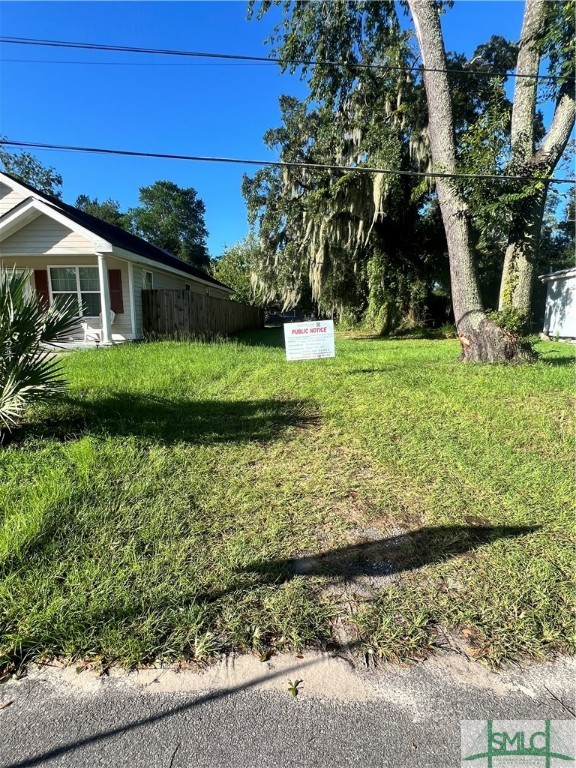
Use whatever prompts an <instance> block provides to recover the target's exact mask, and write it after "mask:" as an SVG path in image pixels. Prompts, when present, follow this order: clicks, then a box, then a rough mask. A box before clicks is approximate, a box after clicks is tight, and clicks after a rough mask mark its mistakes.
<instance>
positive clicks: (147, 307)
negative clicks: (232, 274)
mask: <svg viewBox="0 0 576 768" xmlns="http://www.w3.org/2000/svg"><path fill="white" fill-rule="evenodd" d="M142 322H143V326H144V331H145V333H152V334H154V333H157V334H159V335H161V336H217V335H222V336H226V335H228V334H230V333H236V331H248V330H252V329H254V328H263V327H264V310H263V309H259V308H258V307H251V306H250V305H249V304H240V303H239V302H237V301H230V299H216V298H214V297H213V296H208V295H206V294H203V293H194V292H193V291H178V290H168V289H161V290H150V291H142Z"/></svg>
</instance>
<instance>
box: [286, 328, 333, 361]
mask: <svg viewBox="0 0 576 768" xmlns="http://www.w3.org/2000/svg"><path fill="white" fill-rule="evenodd" d="M284 342H285V344H286V360H316V359H318V358H322V357H335V356H336V352H335V351H334V322H333V321H332V320H314V321H312V322H310V323H286V324H285V325H284Z"/></svg>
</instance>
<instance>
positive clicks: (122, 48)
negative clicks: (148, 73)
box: [0, 37, 574, 80]
mask: <svg viewBox="0 0 576 768" xmlns="http://www.w3.org/2000/svg"><path fill="white" fill-rule="evenodd" d="M0 43H8V44H10V45H38V46H45V47H49V48H74V49H79V50H87V51H114V52H116V53H139V54H150V55H153V56H187V57H192V58H205V59H227V60H230V59H232V60H236V61H257V62H266V63H268V64H269V63H275V64H294V65H296V66H316V65H319V64H322V65H325V66H337V67H350V68H351V69H380V70H387V71H391V72H446V73H448V74H456V75H477V76H479V77H518V78H527V79H531V80H559V79H563V78H562V77H561V76H560V75H531V74H526V73H522V72H506V71H494V70H492V71H490V72H484V71H482V70H479V69H462V70H461V69H442V68H434V67H421V66H419V65H413V66H411V67H402V66H393V65H390V64H362V63H360V62H344V61H332V60H325V61H323V60H319V59H283V58H275V57H268V56H250V55H242V54H232V53H207V52H201V51H182V50H172V49H169V48H139V47H136V46H129V45H105V44H102V43H78V42H72V41H68V40H42V39H36V38H29V37H0ZM566 79H568V80H573V79H574V78H573V77H571V78H566Z"/></svg>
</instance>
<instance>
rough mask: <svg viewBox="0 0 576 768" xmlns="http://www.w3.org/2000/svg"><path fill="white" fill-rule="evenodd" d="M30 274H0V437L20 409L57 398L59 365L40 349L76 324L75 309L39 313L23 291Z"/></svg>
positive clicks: (35, 299)
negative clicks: (39, 401)
mask: <svg viewBox="0 0 576 768" xmlns="http://www.w3.org/2000/svg"><path fill="white" fill-rule="evenodd" d="M30 277H31V273H30V272H28V271H24V272H16V271H15V270H12V271H8V270H2V269H1V268H0V432H1V431H2V430H3V429H10V428H11V427H13V426H15V425H16V424H17V423H18V422H19V420H20V419H21V418H22V416H23V414H24V410H25V408H26V406H27V405H28V404H29V403H31V402H33V401H34V400H41V399H45V398H48V397H51V396H52V395H55V394H56V393H58V392H61V391H62V390H63V388H64V386H65V384H66V382H65V381H64V379H63V378H62V375H61V370H60V365H59V362H58V361H57V360H56V359H54V357H53V356H52V355H50V353H49V352H47V351H46V350H45V349H43V346H42V345H43V344H48V343H50V342H55V341H58V340H60V339H61V338H62V337H63V336H64V335H65V334H66V333H69V332H70V331H71V330H72V328H73V327H74V326H75V325H76V324H77V323H78V304H77V303H76V302H69V303H67V304H65V305H63V306H62V305H60V306H58V305H56V304H52V305H51V306H50V307H45V306H43V305H42V304H41V303H40V300H39V299H38V297H37V296H36V294H34V293H33V292H31V291H30V290H29V285H30Z"/></svg>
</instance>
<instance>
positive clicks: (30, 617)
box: [0, 329, 576, 667]
mask: <svg viewBox="0 0 576 768" xmlns="http://www.w3.org/2000/svg"><path fill="white" fill-rule="evenodd" d="M281 333H282V330H281V329H280V330H276V329H269V330H266V331H262V332H259V333H257V334H252V335H246V336H243V337H241V338H240V339H239V340H236V341H233V342H221V343H213V344H200V343H173V342H163V343H152V344H142V345H132V346H124V347H117V348H113V349H110V350H96V351H87V352H77V353H72V354H69V355H67V356H66V358H65V368H66V374H67V376H68V379H69V381H70V388H69V391H68V394H67V395H66V397H63V398H61V399H60V400H58V401H53V402H52V403H49V404H44V405H42V406H40V405H38V406H37V407H36V408H35V409H34V410H33V411H31V412H30V414H29V419H28V422H27V423H26V424H25V425H24V426H23V428H22V429H21V430H19V432H17V433H15V434H14V435H13V436H12V440H11V441H10V442H9V443H7V444H6V445H5V446H4V447H3V448H0V665H3V666H5V667H9V666H10V665H15V664H18V663H21V662H23V661H25V660H28V659H33V658H34V659H38V658H42V657H45V656H50V655H67V656H71V657H83V658H88V659H98V660H100V661H101V662H102V663H103V664H110V663H112V662H121V663H123V664H127V665H131V664H142V663H148V662H151V661H154V660H158V659H161V660H178V659H183V658H189V659H190V658H191V659H196V660H198V661H203V660H206V659H208V658H210V657H212V656H213V655H214V654H216V653H219V652H222V651H229V650H232V649H235V650H254V651H256V652H258V653H262V654H266V653H268V652H270V650H271V649H280V650H301V649H302V648H304V647H305V646H309V645H322V646H327V645H330V644H334V643H337V642H340V641H341V639H342V638H341V635H342V630H343V628H344V630H345V632H346V635H347V638H348V642H349V643H350V644H351V645H352V646H354V647H356V648H358V649H359V650H361V651H363V652H368V653H371V654H373V655H374V656H376V657H380V658H388V659H400V660H403V659H407V658H416V657H420V656H422V655H424V654H425V653H426V652H427V651H428V650H429V648H430V647H431V646H432V645H433V644H434V642H435V638H436V636H437V628H438V627H443V628H446V629H451V630H452V631H458V632H461V633H462V634H463V636H465V637H466V638H467V639H468V642H469V644H470V649H469V652H470V653H471V655H473V656H475V657H478V658H481V659H485V660H487V661H489V662H490V663H492V664H494V665H497V664H499V663H501V662H502V661H504V660H506V659H511V658H514V657H516V656H518V655H530V656H535V657H545V656H547V655H550V654H551V653H553V652H555V651H559V650H562V651H573V650H574V646H575V644H576V639H575V637H574V621H573V614H572V610H571V607H572V597H573V595H572V594H571V592H572V586H573V582H572V579H571V575H572V564H571V557H572V552H573V550H572V547H571V536H572V533H573V530H572V529H573V520H574V505H573V498H574V482H573V476H572V473H571V471H570V470H571V468H572V463H573V445H574V441H573V419H572V410H573V404H574V397H573V368H572V363H573V350H572V349H571V348H570V347H568V346H567V345H562V344H553V343H540V344H538V348H539V351H540V353H541V359H540V362H538V363H537V364H533V365H527V366H522V367H511V366H464V365H462V364H459V363H457V362H455V358H456V356H457V352H458V344H457V342H454V341H439V340H435V341H431V340H380V339H375V338H344V337H341V338H339V339H338V340H337V357H336V358H335V359H333V360H324V361H308V362H301V363H290V364H288V363H286V362H285V361H284V353H283V349H282V346H281V341H282V336H281Z"/></svg>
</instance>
